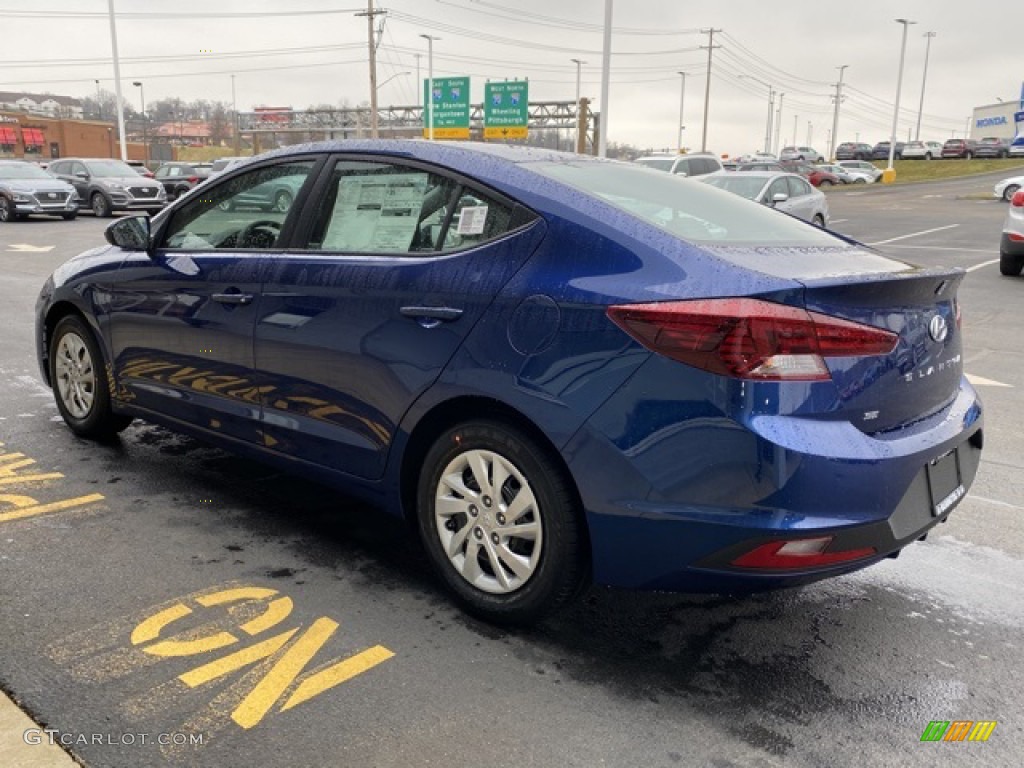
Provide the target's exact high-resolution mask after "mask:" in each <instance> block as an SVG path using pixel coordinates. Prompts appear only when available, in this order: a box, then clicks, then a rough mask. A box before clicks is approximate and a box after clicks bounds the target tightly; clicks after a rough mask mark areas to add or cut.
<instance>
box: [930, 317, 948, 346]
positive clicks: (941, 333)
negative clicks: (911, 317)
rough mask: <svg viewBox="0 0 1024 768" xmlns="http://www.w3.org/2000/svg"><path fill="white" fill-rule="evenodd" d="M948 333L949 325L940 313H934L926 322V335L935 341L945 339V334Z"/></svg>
mask: <svg viewBox="0 0 1024 768" xmlns="http://www.w3.org/2000/svg"><path fill="white" fill-rule="evenodd" d="M948 334H949V327H948V326H947V325H946V318H944V317H943V316H942V315H936V316H935V317H933V318H932V321H931V322H930V323H928V335H930V336H931V337H932V339H933V340H935V341H937V342H940V343H941V342H943V341H945V340H946V336H947V335H948Z"/></svg>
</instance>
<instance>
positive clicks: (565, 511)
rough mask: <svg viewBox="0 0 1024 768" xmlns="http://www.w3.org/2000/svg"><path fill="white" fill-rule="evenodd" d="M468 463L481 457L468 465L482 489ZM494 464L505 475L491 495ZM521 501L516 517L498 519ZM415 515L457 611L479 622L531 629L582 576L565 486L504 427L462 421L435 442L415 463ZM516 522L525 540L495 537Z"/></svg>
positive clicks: (558, 472) (533, 449)
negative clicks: (419, 463) (454, 480)
mask: <svg viewBox="0 0 1024 768" xmlns="http://www.w3.org/2000/svg"><path fill="white" fill-rule="evenodd" d="M473 459H480V461H479V462H478V463H475V466H477V467H478V468H481V469H480V470H479V471H482V472H483V473H484V475H485V477H484V483H483V484H481V483H479V482H478V481H477V479H476V478H477V476H478V475H477V473H476V472H474V471H473V469H471V468H470V465H469V462H470V461H471V460H473ZM488 462H490V463H488ZM460 464H462V465H463V466H462V467H460V466H459V465H460ZM499 465H500V466H502V467H503V473H505V474H506V479H505V480H504V481H503V482H502V483H501V487H500V498H499V496H498V493H495V492H494V491H493V490H492V488H491V486H490V485H489V484H490V483H492V482H493V481H494V477H495V471H496V468H497V467H498V466H499ZM446 472H447V473H448V475H447V476H448V477H451V476H453V475H454V476H456V477H459V478H460V479H459V481H457V482H459V483H460V484H461V485H460V487H461V488H462V491H463V492H462V493H460V491H458V490H456V489H455V488H454V487H453V486H452V485H450V484H447V483H443V482H442V477H443V476H445V473H446ZM460 472H461V473H463V474H462V475H461V476H460V475H459V473H460ZM466 473H468V474H466ZM517 475H518V476H517ZM521 481H522V482H521ZM488 491H491V493H492V494H493V498H492V496H490V495H489V494H488ZM524 493H525V494H526V495H525V496H523V495H522V494H524ZM442 494H445V495H444V496H442ZM439 499H442V500H444V501H446V502H447V504H445V505H443V506H444V508H445V509H446V510H447V514H446V513H445V512H440V513H439V512H438V509H439V507H438V500H439ZM524 501H525V502H527V503H526V504H525V506H523V508H522V510H521V511H520V512H519V514H518V516H517V517H516V519H515V520H512V519H510V518H505V517H503V513H508V512H509V510H510V509H513V508H514V507H515V506H516V503H517V502H520V503H521V504H522V503H523V502H524ZM529 502H532V503H529ZM439 517H443V518H446V520H445V521H444V522H440V521H439V520H438V518H439ZM416 518H417V526H418V529H419V534H420V538H421V540H422V542H423V546H424V548H425V549H426V551H427V555H428V558H429V559H430V562H431V565H432V566H433V567H434V569H435V570H436V571H437V573H438V574H439V575H440V577H441V579H442V580H443V581H444V582H445V584H446V585H447V586H448V588H449V589H450V590H451V591H452V592H453V593H454V595H455V598H456V600H457V601H458V602H459V603H460V604H461V605H462V607H463V608H464V609H465V610H466V611H467V612H468V613H471V614H473V615H475V616H478V617H480V618H482V619H485V620H487V621H491V622H494V623H497V624H505V625H528V624H533V623H535V622H537V621H539V620H540V619H542V618H543V617H544V616H546V615H547V614H549V613H551V612H552V611H554V610H555V609H557V608H558V607H559V606H561V605H563V604H564V603H566V602H567V601H568V600H570V599H571V598H572V597H573V596H574V595H576V594H578V592H579V590H580V588H581V587H582V586H583V584H584V581H585V579H586V574H587V569H586V568H585V567H584V564H585V562H586V558H585V553H584V551H583V549H584V545H583V542H584V534H583V526H582V523H581V515H580V514H579V510H578V509H577V507H576V502H575V495H574V493H573V491H572V488H571V484H570V481H569V480H568V479H567V478H566V476H565V474H564V472H563V470H562V469H561V468H560V467H559V465H558V464H557V462H556V461H555V460H554V459H553V458H552V457H551V456H550V455H549V454H548V452H547V451H546V450H545V449H544V448H543V447H542V446H540V445H538V444H537V442H536V441H535V440H534V439H532V438H531V437H530V436H529V435H528V434H526V433H525V432H524V431H522V430H520V429H518V428H517V427H514V426H511V425H509V424H505V423H503V422H499V421H490V420H478V421H469V422H466V423H464V424H460V425H457V426H455V427H452V428H451V429H449V430H447V431H446V432H445V433H444V434H442V435H441V436H440V437H439V438H438V439H437V441H436V442H435V443H434V445H433V446H432V447H431V449H430V450H429V451H428V453H427V455H426V457H425V458H424V461H423V468H422V470H421V474H420V478H419V481H418V490H417V504H416ZM517 522H518V526H517V527H518V528H519V529H521V530H522V532H523V533H524V534H526V533H527V531H526V530H525V527H526V526H531V527H533V528H535V529H536V530H534V531H531V532H530V533H531V534H532V536H533V538H532V540H531V538H530V536H529V535H524V536H521V537H520V536H515V535H510V534H507V533H506V534H504V535H503V531H504V530H507V529H508V526H511V525H513V524H514V523H517ZM442 540H444V543H442ZM446 550H451V551H452V552H453V554H452V555H451V557H449V555H448V554H447V552H446ZM496 553H500V554H496ZM459 558H461V562H458V561H459ZM513 558H515V559H513ZM508 563H514V564H516V565H517V568H518V570H517V571H514V570H513V569H512V568H511V567H509V565H508ZM471 564H472V565H471ZM499 571H500V575H499V573H498V572H499Z"/></svg>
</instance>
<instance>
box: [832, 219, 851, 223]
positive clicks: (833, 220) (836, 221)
mask: <svg viewBox="0 0 1024 768" xmlns="http://www.w3.org/2000/svg"><path fill="white" fill-rule="evenodd" d="M844 221H849V219H832V220H831V221H829V224H842V223H843V222H844Z"/></svg>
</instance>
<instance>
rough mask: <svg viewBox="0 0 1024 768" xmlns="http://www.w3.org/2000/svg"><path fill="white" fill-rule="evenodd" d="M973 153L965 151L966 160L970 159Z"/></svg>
mask: <svg viewBox="0 0 1024 768" xmlns="http://www.w3.org/2000/svg"><path fill="white" fill-rule="evenodd" d="M971 157H973V155H971V153H970V152H964V160H970V159H971Z"/></svg>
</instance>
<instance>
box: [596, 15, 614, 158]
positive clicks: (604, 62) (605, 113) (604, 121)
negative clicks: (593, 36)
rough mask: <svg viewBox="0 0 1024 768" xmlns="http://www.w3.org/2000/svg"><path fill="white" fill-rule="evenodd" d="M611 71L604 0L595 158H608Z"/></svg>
mask: <svg viewBox="0 0 1024 768" xmlns="http://www.w3.org/2000/svg"><path fill="white" fill-rule="evenodd" d="M611 71H612V0H604V34H603V35H602V44H601V123H600V125H599V126H598V130H599V131H600V135H599V136H598V141H597V156H598V157H608V127H609V126H610V122H609V120H608V118H609V116H610V115H611V110H610V109H609V108H608V92H609V89H610V81H611Z"/></svg>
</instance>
